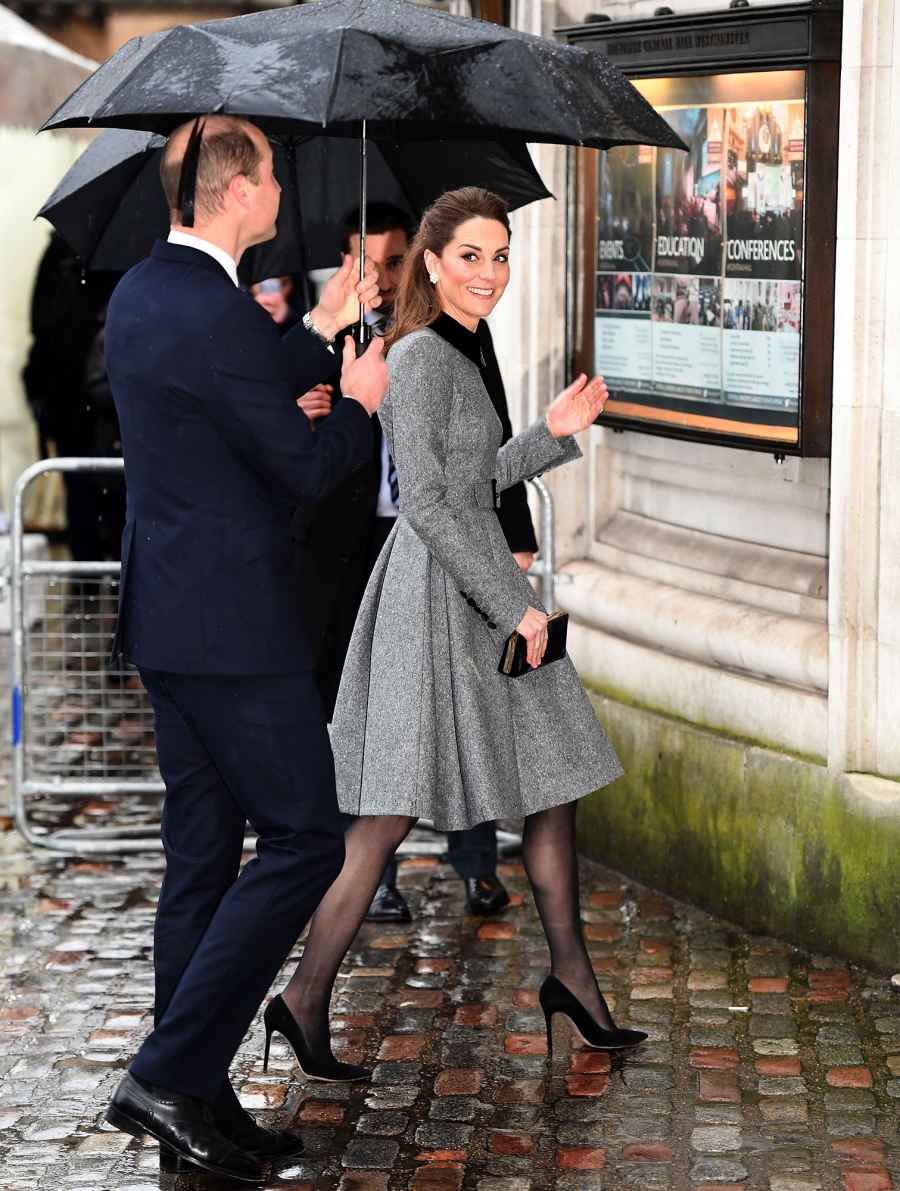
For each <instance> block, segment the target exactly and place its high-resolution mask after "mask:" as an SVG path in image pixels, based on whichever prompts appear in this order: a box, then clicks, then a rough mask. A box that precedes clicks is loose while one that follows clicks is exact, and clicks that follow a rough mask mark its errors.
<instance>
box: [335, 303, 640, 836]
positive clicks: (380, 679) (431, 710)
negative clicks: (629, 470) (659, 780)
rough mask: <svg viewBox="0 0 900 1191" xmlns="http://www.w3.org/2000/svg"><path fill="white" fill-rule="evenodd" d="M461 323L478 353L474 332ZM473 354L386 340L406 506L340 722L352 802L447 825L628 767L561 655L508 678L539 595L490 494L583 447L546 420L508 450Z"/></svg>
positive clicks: (391, 429)
mask: <svg viewBox="0 0 900 1191" xmlns="http://www.w3.org/2000/svg"><path fill="white" fill-rule="evenodd" d="M440 322H441V320H438V323H436V324H435V326H439V325H440ZM453 327H454V329H455V333H454V334H453V336H452V338H453V340H454V341H455V342H456V343H457V344H458V343H460V342H461V341H462V343H463V346H464V347H467V342H466V340H465V337H467V336H468V337H470V339H471V341H472V346H473V348H474V351H475V352H476V353H477V351H478V348H477V347H476V346H475V345H476V344H477V342H478V341H477V336H475V335H473V334H472V333H471V332H469V331H467V330H466V329H465V328H464V327H462V326H461V324H458V323H453ZM459 332H462V336H460V335H459ZM476 359H477V355H475V356H473V353H472V351H469V350H467V351H462V350H459V347H458V346H453V345H452V344H451V343H450V342H448V340H447V339H446V338H444V337H443V336H442V335H441V334H438V333H437V332H436V331H435V330H433V329H432V328H430V327H429V328H426V329H424V330H421V331H416V332H413V333H412V334H410V335H407V336H405V337H404V338H403V339H402V340H400V341H398V342H397V343H396V344H395V345H394V346H393V347H392V348H391V351H390V356H389V365H390V378H391V379H390V389H389V392H388V396H387V397H386V399H385V402H384V405H383V407H382V409H381V411H380V415H379V416H380V418H381V424H382V426H383V428H384V432H385V434H386V435H387V439H388V444H389V446H390V450H391V453H392V455H393V458H394V462H395V465H396V468H397V475H398V479H399V482H400V515H399V517H398V518H397V524H396V526H395V527H394V529H393V531H392V532H391V535H390V537H389V538H388V540H387V542H386V543H385V546H384V549H383V550H382V552H381V555H380V557H379V559H378V562H377V563H376V565H375V569H374V570H373V572H372V576H371V578H370V580H369V584H368V587H367V589H366V593H365V596H364V598H363V602H362V605H361V607H360V610H359V614H358V616H357V620H356V625H355V628H354V631H353V636H352V639H351V642H350V648H349V651H348V653H347V659H346V662H345V664H344V671H343V675H342V678H341V685H340V691H339V693H338V698H337V705H336V707H335V712H334V718H333V721H332V748H333V750H334V758H335V771H336V777H337V791H338V801H339V803H340V806H341V810H343V811H347V812H349V813H351V814H355V815H360V814H362V815H409V816H413V817H419V816H422V817H425V818H428V819H431V820H433V821H434V823H435V825H436V826H437V827H438V828H439V829H440V830H447V831H451V830H453V831H455V830H461V829H464V828H467V827H472V826H474V825H475V824H477V823H482V822H484V821H485V820H488V819H498V818H505V817H513V816H520V815H528V814H531V813H533V812H534V811H539V810H543V809H545V808H547V807H551V806H557V805H559V804H561V803H564V802H569V801H571V800H574V799H577V798H580V797H581V796H583V795H584V794H587V793H589V792H590V791H592V790H596V789H598V788H599V787H601V786H605V785H607V784H608V783H610V782H612V781H614V780H615V779H616V778H617V777H619V776H620V775H621V773H622V768H621V766H620V764H619V760H618V758H617V757H616V754H615V753H614V751H613V749H612V746H611V745H610V743H609V741H608V740H607V737H606V734H605V733H604V731H603V729H602V728H601V727H600V724H599V723H598V721H597V718H596V715H595V713H594V710H593V707H592V706H591V704H590V702H589V700H588V698H587V695H586V694H585V691H584V688H583V687H582V685H581V681H580V680H579V678H578V675H577V673H576V671H575V667H574V666H573V665H572V662H571V661H570V660H569V658H568V657H566V658H564V659H563V660H562V661H559V662H554V663H553V664H551V665H548V666H546V667H544V668H541V669H538V670H533V671H530V672H529V673H528V674H526V675H523V676H522V677H521V678H514V679H511V678H506V677H505V676H503V675H502V674H500V673H499V672H498V666H499V662H500V655H501V651H502V648H503V644H504V642H505V641H506V638H507V637H508V636H509V634H510V633H511V632H512V631H513V630H514V629H515V628H516V626H517V625H518V624H519V622H520V621H521V619H522V617H523V616H524V615H525V610H526V608H527V606H528V605H529V604H531V605H533V606H534V607H536V608H541V607H542V605H541V603H540V601H539V600H538V598H537V596H536V595H535V593H534V591H533V589H532V587H531V584H530V583H529V582H528V581H527V580H526V579H525V577H524V575H523V574H522V572H521V571H520V569H519V567H518V566H517V565H516V562H515V559H514V558H513V556H512V554H511V553H510V550H509V547H508V546H507V544H506V541H505V539H504V537H503V532H502V530H501V528H500V523H499V521H498V519H497V516H496V513H495V511H494V507H495V493H496V490H497V489H499V490H502V489H505V488H507V487H509V486H511V485H512V484H515V483H517V482H518V481H520V480H523V479H526V478H528V477H529V476H534V475H538V474H539V473H541V472H543V471H546V470H548V469H549V468H551V467H556V466H558V465H560V464H562V463H567V462H569V461H570V460H572V459H576V458H578V457H579V455H580V451H579V449H578V446H577V444H576V442H575V440H574V439H573V438H564V439H554V438H553V437H552V435H551V434H550V432H549V430H548V429H547V425H546V422H545V421H544V420H543V419H541V420H540V421H538V422H535V423H534V425H532V426H530V427H529V428H528V429H527V430H525V431H523V432H522V433H521V434H519V435H517V436H516V437H514V438H512V439H511V440H510V441H509V442H508V443H507V444H506V445H505V446H503V447H501V446H500V443H501V438H502V432H501V426H500V421H499V419H498V418H497V415H496V414H495V412H494V408H493V406H492V404H491V400H490V398H489V396H488V393H487V390H486V389H485V387H484V384H483V382H482V379H481V373H480V371H479V368H478V365H477V363H476V362H475V360H476Z"/></svg>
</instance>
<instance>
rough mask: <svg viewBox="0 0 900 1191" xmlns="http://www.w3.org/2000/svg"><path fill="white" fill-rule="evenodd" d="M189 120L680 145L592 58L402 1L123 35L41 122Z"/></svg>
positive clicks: (126, 124)
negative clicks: (219, 117)
mask: <svg viewBox="0 0 900 1191" xmlns="http://www.w3.org/2000/svg"><path fill="white" fill-rule="evenodd" d="M203 112H221V113H229V114H231V115H236V116H246V117H248V118H250V119H252V120H253V121H254V122H255V123H257V124H259V125H260V126H261V127H263V128H265V129H266V130H267V131H270V132H283V131H288V132H291V133H293V134H300V135H302V136H310V135H314V134H315V133H321V132H322V131H324V130H325V129H327V131H328V133H329V134H330V135H332V136H352V137H358V136H359V135H360V125H361V123H362V121H366V124H367V131H368V135H369V136H370V137H372V138H374V139H375V140H379V141H380V140H430V139H433V138H434V135H435V133H436V132H437V133H438V135H439V136H441V137H443V138H445V139H452V140H473V139H476V138H479V137H484V138H486V139H488V140H493V139H494V138H496V137H497V135H498V134H499V133H503V132H507V133H512V134H515V135H516V136H518V137H519V138H520V139H521V140H523V141H543V142H550V143H553V144H566V145H589V146H593V147H595V148H599V149H605V148H609V147H610V146H611V145H619V144H654V145H668V146H672V147H674V148H678V149H682V148H684V147H685V146H684V145H683V143H682V142H681V140H680V139H679V137H678V136H677V135H676V133H675V132H674V131H673V130H672V129H671V128H670V127H669V125H668V124H667V123H666V122H665V120H663V119H662V117H661V116H659V115H657V113H656V112H655V111H654V110H653V108H652V107H651V106H650V104H649V103H647V101H646V100H645V99H644V98H643V96H641V95H640V94H639V92H638V91H637V90H636V89H635V88H634V87H632V86H631V84H630V83H629V82H628V80H627V79H626V78H625V76H624V75H623V74H621V73H620V72H619V71H618V70H617V69H616V68H615V67H614V66H613V65H612V64H611V63H610V62H609V61H608V60H607V59H606V58H605V57H604V56H603V55H602V54H600V53H598V52H596V51H591V50H585V49H582V48H581V47H578V46H569V45H564V44H562V43H561V42H557V41H551V40H548V39H546V38H542V37H535V36H533V35H531V34H527V33H519V32H517V31H515V30H512V29H505V28H503V27H502V26H500V25H495V24H492V23H491V22H488V21H474V20H470V19H468V18H466V17H456V16H451V15H449V14H447V13H442V12H437V11H435V10H434V9H430V8H423V7H422V6H420V5H417V4H412V3H408V2H407V0H364V2H363V0H318V2H317V3H316V4H301V5H293V6H291V7H288V8H281V9H274V10H268V11H265V12H258V13H253V14H251V15H249V16H242V17H230V18H228V19H226V20H219V21H203V22H201V23H200V24H197V25H179V26H177V27H176V28H174V29H169V30H165V31H163V32H161V33H154V34H152V35H151V36H149V37H135V38H132V40H131V41H129V42H127V43H126V44H125V45H124V46H123V47H122V48H121V49H120V50H118V51H117V52H116V53H115V54H113V56H112V57H111V58H110V59H109V60H108V61H107V62H105V63H104V64H103V65H102V66H101V67H99V69H98V70H97V71H95V73H94V74H93V75H91V77H90V78H88V79H86V80H85V81H84V82H83V83H82V84H81V86H80V87H79V88H78V89H77V90H76V91H75V92H73V94H72V95H71V96H70V97H69V98H68V99H67V100H66V101H65V102H64V103H63V104H62V105H61V106H60V107H59V108H57V110H56V111H55V112H54V114H53V115H52V116H51V117H50V119H49V120H48V121H47V122H46V124H45V125H44V128H66V127H76V126H78V127H83V126H86V125H90V126H100V125H106V126H113V127H116V128H137V129H144V130H147V131H150V132H164V133H168V132H170V131H171V130H172V129H173V128H174V127H176V126H177V125H178V124H180V123H182V122H183V121H185V120H187V119H190V117H192V116H195V115H198V114H201V113H203Z"/></svg>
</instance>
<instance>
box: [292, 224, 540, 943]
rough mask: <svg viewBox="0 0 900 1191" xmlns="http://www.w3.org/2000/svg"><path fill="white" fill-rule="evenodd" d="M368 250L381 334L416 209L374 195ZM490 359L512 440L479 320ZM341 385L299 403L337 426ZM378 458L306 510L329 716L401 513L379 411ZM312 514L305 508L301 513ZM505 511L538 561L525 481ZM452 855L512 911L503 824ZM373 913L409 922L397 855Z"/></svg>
mask: <svg viewBox="0 0 900 1191" xmlns="http://www.w3.org/2000/svg"><path fill="white" fill-rule="evenodd" d="M358 227H359V211H358V210H357V211H351V212H350V213H349V214H348V215H347V216H346V218H345V219H344V228H343V231H344V243H343V248H344V252H345V253H349V254H351V255H355V254H358V253H359V247H360V243H359V232H358V230H357V229H358ZM366 228H367V239H366V255H367V256H368V257H369V258H370V259H371V260H372V261H373V262H374V263H375V264H376V265H377V266H378V279H379V288H380V294H381V305H380V306H379V307H378V309H377V311H374V312H372V314H371V315H369V316H368V321H369V324H370V326H371V327H372V329H373V331H374V332H375V334H378V333H383V330H384V327H385V325H386V323H387V322H388V320H389V318H390V314H391V309H392V307H393V302H394V296H395V293H396V286H397V284H398V282H399V277H400V269H401V266H402V264H403V259H404V257H405V255H406V251H407V249H408V247H409V243H410V239H411V237H412V230H413V229H412V225H411V222H410V220H409V218H408V216H407V215H406V214H405V213H404V212H403V211H402V210H400V209H399V208H397V207H394V206H392V205H390V204H388V203H371V204H369V206H368V207H367V208H366ZM479 334H480V336H481V339H482V346H483V350H484V354H485V358H486V360H487V362H488V367H489V372H490V376H491V378H492V381H493V383H492V384H491V385H490V386H489V395H490V398H491V401H492V402H493V404H494V408H495V410H496V411H497V416H498V417H499V418H500V421H501V423H502V425H503V441H504V442H507V441H508V440H509V439H510V438H511V437H512V426H511V423H510V418H509V410H508V408H507V403H506V394H505V392H504V389H503V381H502V379H501V377H500V369H499V366H498V364H497V357H496V355H495V353H494V345H493V341H492V339H491V333H490V330H489V328H488V325H487V323H486V322H484V321H482V323H481V324H480V328H479ZM337 388H338V387H337V384H336V381H335V379H334V378H333V379H332V381H331V383H329V384H324V385H319V386H316V388H315V389H314V390H312V391H311V392H309V393H306V394H305V395H304V396H303V397H302V398H301V399H300V400H299V402H298V404H299V406H300V408H301V409H302V410H303V411H304V412H305V413H306V414H307V416H308V417H309V418H310V420H312V421H314V422H315V423H316V424H317V425H327V421H324V422H323V421H321V420H320V419H322V418H326V419H327V415H328V414H329V413H330V411H331V410H332V408H335V409H337V408H339V407H340V392H339V390H338V391H337V393H336V389H337ZM372 429H373V436H374V453H373V458H372V460H371V461H370V462H369V463H367V464H366V465H365V466H364V467H362V468H360V469H359V470H358V471H357V472H355V473H354V474H353V475H352V476H351V477H350V478H349V479H348V480H346V481H345V482H344V483H343V484H342V485H341V486H340V487H339V488H338V489H337V491H336V492H335V493H333V495H332V496H330V497H329V498H328V499H327V500H325V501H323V502H322V503H321V504H320V505H319V506H318V507H317V508H316V509H315V510H310V512H309V514H308V515H307V516H306V517H305V518H303V521H304V522H305V524H304V525H303V526H302V527H301V529H300V532H299V536H300V537H301V539H302V540H303V543H304V549H305V551H306V553H307V555H308V556H309V557H311V558H312V560H313V561H314V564H315V568H316V570H315V581H314V582H313V583H311V585H310V598H311V600H312V601H313V607H314V612H313V614H312V619H313V620H314V621H315V622H316V624H317V627H318V631H319V633H320V638H319V654H318V663H317V675H318V680H319V689H320V691H321V693H322V699H323V701H324V703H325V707H326V714H327V715H328V717H329V719H330V718H331V712H332V710H333V709H334V702H335V699H336V698H337V692H338V687H339V686H340V681H341V671H342V670H343V666H344V658H345V657H346V654H347V648H348V646H349V644H350V637H351V634H352V632H353V625H354V623H355V621H356V614H357V612H358V611H359V605H360V602H361V600H362V597H363V593H364V591H365V588H366V583H367V582H368V579H369V575H370V574H371V572H372V568H373V567H374V565H375V562H376V560H377V558H378V555H379V553H380V551H381V548H382V546H383V545H384V543H385V542H386V540H387V537H388V534H389V533H390V531H391V529H392V528H393V526H394V522H395V521H396V518H397V513H398V512H399V487H398V485H397V481H396V471H395V470H394V468H393V462H392V461H391V459H390V457H389V456H388V453H387V446H386V443H385V440H384V436H383V435H382V433H381V427H380V425H379V423H378V418H377V417H375V418H373V419H372ZM301 516H302V515H301ZM497 516H498V517H499V519H500V524H501V527H502V529H503V533H504V535H505V537H506V540H507V544H508V545H509V548H510V550H511V551H512V552H513V555H514V557H515V559H516V561H517V562H518V564H519V566H520V567H522V569H523V570H525V571H527V570H528V569H529V567H530V566H531V564H532V563H533V562H534V557H535V553H536V552H537V540H536V538H535V534H534V526H533V524H532V521H531V513H530V511H529V508H528V496H527V493H526V489H525V485H524V484H516V485H515V486H514V487H512V488H509V489H507V491H505V492H504V493H503V494H502V496H501V504H500V508H499V509H498V510H497ZM447 840H448V853H447V858H448V860H449V861H450V863H451V864H452V865H453V867H454V869H455V870H456V872H457V874H458V875H459V876H460V878H461V879H462V881H463V883H464V884H465V888H466V906H467V909H468V910H469V912H470V913H473V914H481V915H491V914H497V913H499V912H501V911H502V910H504V909H505V908H506V906H508V904H509V895H508V894H507V892H506V890H505V889H504V887H503V884H502V882H501V881H500V880H499V878H498V877H497V831H496V827H495V824H494V823H480V824H479V825H478V826H477V827H473V828H470V829H469V830H468V831H451V832H448V836H447ZM367 919H368V921H370V922H409V921H410V919H411V915H410V911H409V907H408V906H407V904H406V901H405V899H404V897H403V895H402V893H401V892H400V890H399V889H398V888H397V863H396V861H392V862H391V863H390V864H389V865H388V867H387V869H385V872H384V876H383V879H382V882H381V884H380V885H379V887H378V890H377V892H376V894H375V897H374V899H373V901H372V906H371V909H370V910H369V914H368V916H367Z"/></svg>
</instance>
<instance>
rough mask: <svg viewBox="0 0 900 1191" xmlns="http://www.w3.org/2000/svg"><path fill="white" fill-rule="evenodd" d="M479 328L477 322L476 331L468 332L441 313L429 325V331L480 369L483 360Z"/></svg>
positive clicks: (453, 319) (447, 315)
mask: <svg viewBox="0 0 900 1191" xmlns="http://www.w3.org/2000/svg"><path fill="white" fill-rule="evenodd" d="M481 326H482V324H481V322H480V321H479V323H478V330H476V331H469V330H467V329H466V328H465V327H464V326H463V325H462V323H458V322H457V321H456V319H455V318H453V317H452V316H451V315H449V314H445V313H443V312H442V313H441V314H439V315H438V316H437V318H436V319H435V320H434V322H433V323H432V324H431V325H430V327H429V330H431V331H435V332H436V333H437V334H438V335H440V337H441V338H442V339H443V340H445V341H446V342H447V343H449V344H450V346H451V347H455V348H456V350H457V351H461V352H462V354H463V355H464V356H466V357H467V358H468V359H470V360H471V361H472V363H473V364H475V365H476V366H477V367H478V368H479V369H482V368H484V366H485V358H484V352H483V351H482V347H481V337H480V336H479V334H478V331H480V330H481Z"/></svg>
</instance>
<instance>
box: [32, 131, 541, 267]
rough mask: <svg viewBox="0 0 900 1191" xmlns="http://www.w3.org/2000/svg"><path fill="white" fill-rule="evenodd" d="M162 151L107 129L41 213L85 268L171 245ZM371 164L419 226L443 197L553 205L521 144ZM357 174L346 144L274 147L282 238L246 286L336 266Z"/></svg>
mask: <svg viewBox="0 0 900 1191" xmlns="http://www.w3.org/2000/svg"><path fill="white" fill-rule="evenodd" d="M165 143H166V139H165V137H162V136H158V135H157V134H155V133H148V132H133V131H130V130H128V129H107V130H106V131H104V132H102V133H101V134H100V136H98V137H97V139H96V140H95V141H93V142H92V143H91V144H90V145H89V146H88V147H87V149H85V151H84V152H83V153H82V155H81V156H80V157H79V158H78V160H77V161H76V162H75V163H74V165H73V166H72V167H71V168H70V169H69V170H68V172H67V173H66V174H65V176H64V177H63V178H62V180H61V181H60V183H59V185H58V186H57V187H56V189H55V190H54V192H53V194H52V195H51V196H50V198H49V199H48V200H47V202H46V203H45V204H44V205H43V207H41V209H40V211H39V212H38V215H40V216H43V217H44V218H45V219H47V220H48V221H49V222H50V223H52V224H53V226H54V227H55V228H56V230H57V231H58V232H59V233H60V235H62V236H63V238H64V239H65V240H66V241H67V242H68V244H69V245H70V246H71V247H72V249H73V250H74V251H75V252H76V253H77V254H78V256H79V257H80V258H81V260H82V262H83V264H84V265H85V267H86V268H90V269H103V270H113V271H117V272H118V271H123V270H125V269H128V268H130V267H131V265H133V264H135V263H136V262H137V261H139V260H142V259H143V258H144V257H145V256H146V255H147V254H148V253H149V251H150V249H151V247H152V246H153V242H154V240H156V239H158V238H160V237H165V235H166V232H167V231H168V227H169V211H168V208H167V205H166V201H165V198H164V196H163V191H162V187H161V185H160V181H159V158H160V155H161V153H162V151H163V148H164V146H165ZM369 155H370V165H369V168H370V179H369V195H368V197H369V200H370V201H372V200H374V201H380V202H390V203H393V204H395V205H396V206H398V207H401V208H403V209H404V210H406V211H408V212H409V214H410V215H411V216H413V217H415V218H417V217H418V216H419V215H421V213H422V211H423V210H424V209H425V207H426V206H428V204H429V203H430V202H432V201H433V200H434V199H435V198H437V196H438V195H439V194H441V193H443V191H445V190H449V189H453V188H455V187H459V186H469V185H479V186H484V187H486V188H487V189H489V190H493V191H494V192H495V193H497V194H501V195H502V196H503V197H504V198H505V199H506V201H507V202H508V203H509V205H510V209H511V210H515V209H516V208H518V207H521V206H524V205H525V204H526V203H530V202H534V201H535V200H537V199H542V198H547V197H548V196H549V191H548V190H547V189H546V187H545V186H544V184H543V182H542V181H541V179H540V177H539V175H538V173H537V171H536V170H535V168H534V165H533V163H532V161H531V157H530V156H529V154H528V150H527V149H525V148H523V147H522V146H519V145H516V144H512V145H510V146H509V147H506V146H504V145H502V144H501V143H499V142H477V143H471V142H466V141H449V142H441V141H438V142H430V143H422V144H419V143H416V142H409V143H407V144H404V145H402V146H400V145H396V144H392V143H389V142H385V143H383V144H381V145H380V146H375V145H370V146H369ZM358 170H359V152H358V149H357V147H356V146H355V145H354V143H353V142H352V141H349V140H346V139H341V138H337V137H314V138H313V139H311V140H309V141H305V142H303V143H301V144H297V145H294V144H293V143H290V144H288V145H281V144H276V145H275V174H276V177H277V178H278V181H279V182H280V183H281V186H282V188H283V190H284V192H285V194H284V201H283V202H282V203H281V206H280V209H279V213H278V234H277V235H276V237H275V239H274V240H271V241H269V242H268V243H266V244H259V245H257V246H256V247H254V248H251V249H248V251H247V252H245V253H244V255H243V257H242V258H241V264H240V273H241V277H242V279H243V280H244V281H245V282H247V283H251V282H254V281H259V280H260V279H261V278H263V277H275V276H280V275H282V274H285V273H299V272H302V271H303V270H304V269H305V268H318V267H323V266H327V265H332V264H334V263H335V262H336V261H337V259H338V253H339V251H340V235H341V233H340V228H339V227H338V226H337V221H338V220H339V219H340V217H341V215H343V214H344V213H345V212H346V211H347V210H348V209H349V208H351V207H352V206H353V205H354V203H355V201H356V197H357V196H356V191H355V188H356V185H357V181H358ZM298 196H299V197H298ZM300 212H302V226H301V217H300V214H299V213H300Z"/></svg>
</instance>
